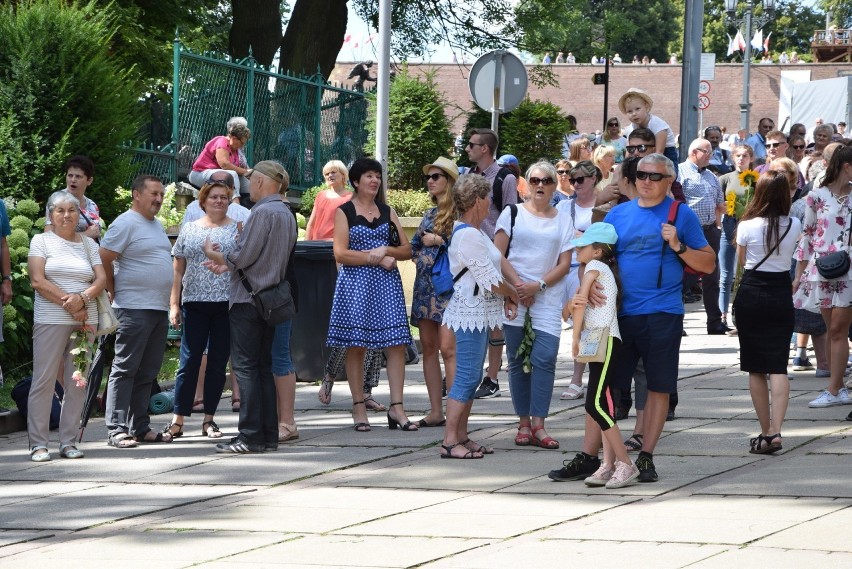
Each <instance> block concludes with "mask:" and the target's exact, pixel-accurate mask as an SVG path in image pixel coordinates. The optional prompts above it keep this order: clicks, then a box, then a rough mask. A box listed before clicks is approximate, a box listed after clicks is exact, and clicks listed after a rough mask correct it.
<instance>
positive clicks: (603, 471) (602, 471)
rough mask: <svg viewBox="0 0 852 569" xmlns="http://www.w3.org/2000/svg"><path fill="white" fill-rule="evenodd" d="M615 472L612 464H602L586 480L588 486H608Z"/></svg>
mask: <svg viewBox="0 0 852 569" xmlns="http://www.w3.org/2000/svg"><path fill="white" fill-rule="evenodd" d="M614 472H615V468H613V467H612V465H611V464H604V463H601V466H600V468H598V469H597V470H596V471H595V473H594V474H592V475H591V476H589V477H588V478H586V480H585V482H586V486H606V485H607V482H608V481H609V479H610V478H612V474H613V473H614Z"/></svg>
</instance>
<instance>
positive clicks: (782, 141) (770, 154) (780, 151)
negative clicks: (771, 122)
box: [755, 130, 805, 189]
mask: <svg viewBox="0 0 852 569" xmlns="http://www.w3.org/2000/svg"><path fill="white" fill-rule="evenodd" d="M789 148H790V145H789V143H788V142H787V137H786V136H784V133H783V132H781V131H780V130H773V131H772V132H770V133H769V134H767V135H766V163H765V164H761V165H760V166H758V167H757V168H755V170H756V171H757V173H758V174H763V173H764V172H766V171H767V170H769V165H770V164H772V162H773V161H775V160H777V159H778V158H786V157H787V150H788V149H789ZM798 177H799V179H798V182H797V183H796V188H797V189H800V188H803V187H804V186H805V178H804V176H802V173H801V172H799V176H798Z"/></svg>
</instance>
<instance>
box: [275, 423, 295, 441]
mask: <svg viewBox="0 0 852 569" xmlns="http://www.w3.org/2000/svg"><path fill="white" fill-rule="evenodd" d="M298 438H299V428H298V427H297V426H296V424H295V423H293V424H292V425H288V424H287V423H278V442H279V443H286V442H287V441H295V440H296V439H298Z"/></svg>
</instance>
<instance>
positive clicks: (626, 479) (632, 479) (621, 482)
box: [606, 460, 639, 490]
mask: <svg viewBox="0 0 852 569" xmlns="http://www.w3.org/2000/svg"><path fill="white" fill-rule="evenodd" d="M637 478H639V469H638V468H636V465H635V464H633V463H632V462H629V463H628V462H621V461H619V460H616V461H615V472H614V473H613V475H612V476H611V477H610V479H609V482H607V483H606V487H607V488H608V489H610V490H611V489H613V488H624V487H625V486H631V485H633V484H636V479H637Z"/></svg>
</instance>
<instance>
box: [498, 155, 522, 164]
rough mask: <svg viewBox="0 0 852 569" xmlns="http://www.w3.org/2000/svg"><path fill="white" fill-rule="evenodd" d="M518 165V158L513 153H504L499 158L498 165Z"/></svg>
mask: <svg viewBox="0 0 852 569" xmlns="http://www.w3.org/2000/svg"><path fill="white" fill-rule="evenodd" d="M510 164H512V165H514V166H518V165H519V163H518V159H517V158H516V157H515V156H514V155H513V154H504V155H503V156H501V157H500V158H498V159H497V165H498V166H508V165H510Z"/></svg>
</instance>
